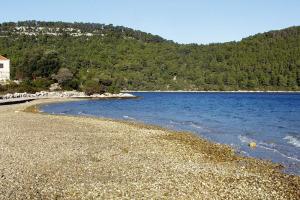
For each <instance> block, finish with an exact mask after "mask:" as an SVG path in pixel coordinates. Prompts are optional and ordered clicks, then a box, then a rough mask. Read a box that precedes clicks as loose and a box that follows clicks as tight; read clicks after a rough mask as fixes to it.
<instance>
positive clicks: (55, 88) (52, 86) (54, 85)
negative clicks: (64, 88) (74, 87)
mask: <svg viewBox="0 0 300 200" xmlns="http://www.w3.org/2000/svg"><path fill="white" fill-rule="evenodd" d="M49 90H50V91H56V90H61V87H60V85H59V84H58V83H53V84H51V85H50V87H49Z"/></svg>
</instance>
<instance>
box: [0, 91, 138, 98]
mask: <svg viewBox="0 0 300 200" xmlns="http://www.w3.org/2000/svg"><path fill="white" fill-rule="evenodd" d="M132 97H135V96H134V95H132V94H128V93H119V94H111V93H104V94H93V95H91V96H88V95H86V94H85V93H84V92H78V91H56V92H54V91H52V92H47V91H41V92H36V93H35V94H29V93H26V92H24V93H14V94H6V95H4V96H2V99H4V100H8V99H17V98H20V99H21V98H22V99H26V98H31V99H40V98H132Z"/></svg>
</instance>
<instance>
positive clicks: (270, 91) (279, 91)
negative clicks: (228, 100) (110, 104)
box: [121, 90, 300, 93]
mask: <svg viewBox="0 0 300 200" xmlns="http://www.w3.org/2000/svg"><path fill="white" fill-rule="evenodd" d="M121 92H126V93H127V92H129V93H130V92H140V93H151V92H153V93H155V92H157V93H159V92H160V93H300V91H289V90H287V91H284V90H282V91H281V90H277V91H272V90H267V91H263V90H260V91H258V90H257V91H256V90H232V91H221V90H218V91H217V90H209V91H206V90H199V91H196V90H195V91H189V90H152V91H151V90H122V91H121Z"/></svg>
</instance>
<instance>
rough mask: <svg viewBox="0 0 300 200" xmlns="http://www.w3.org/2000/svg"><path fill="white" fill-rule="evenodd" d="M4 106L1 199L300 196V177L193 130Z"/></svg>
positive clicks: (42, 101) (1, 111) (0, 142)
mask: <svg viewBox="0 0 300 200" xmlns="http://www.w3.org/2000/svg"><path fill="white" fill-rule="evenodd" d="M70 100H75V99H39V100H35V101H31V102H28V103H24V104H15V105H3V106H0V127H1V129H0V199H299V197H300V189H299V188H300V177H299V176H294V175H287V174H284V173H282V172H281V171H280V170H281V166H279V165H276V164H273V163H271V162H268V161H263V160H258V159H254V158H244V157H241V156H239V155H236V153H235V152H234V150H233V149H231V148H230V147H228V146H225V145H220V144H215V143H211V142H209V141H206V140H204V139H201V138H199V137H198V136H195V135H192V134H190V133H183V132H175V131H171V130H167V129H163V128H160V127H155V126H149V125H143V124H137V123H133V122H123V121H113V120H108V119H101V118H92V117H74V116H57V115H49V114H44V113H40V112H39V110H38V105H40V104H45V103H55V102H62V101H70Z"/></svg>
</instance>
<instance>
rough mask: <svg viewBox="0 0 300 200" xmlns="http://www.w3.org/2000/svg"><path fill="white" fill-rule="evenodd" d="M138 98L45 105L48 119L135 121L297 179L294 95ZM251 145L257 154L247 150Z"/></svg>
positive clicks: (299, 142)
mask: <svg viewBox="0 0 300 200" xmlns="http://www.w3.org/2000/svg"><path fill="white" fill-rule="evenodd" d="M134 94H135V95H137V96H140V97H142V98H139V99H126V100H118V99H116V100H85V101H79V102H65V103H59V104H50V105H45V106H43V107H42V108H41V109H42V110H43V111H45V112H48V113H55V114H68V115H91V116H99V117H106V118H113V119H125V120H134V121H140V122H144V123H148V124H155V125H160V126H163V127H167V128H170V129H175V130H184V131H191V132H194V133H197V134H199V135H201V136H202V137H204V138H207V139H209V140H212V141H215V142H218V143H225V144H229V145H231V146H232V147H233V148H235V149H236V150H238V151H239V152H240V153H241V154H243V155H246V156H251V157H256V158H262V159H267V160H272V161H274V162H277V163H281V164H283V165H284V166H286V169H285V171H286V172H287V173H292V174H298V175H300V94H296V93H286V94H283V93H134ZM252 141H254V142H256V143H257V148H256V149H251V148H249V147H248V144H249V142H252Z"/></svg>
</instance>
